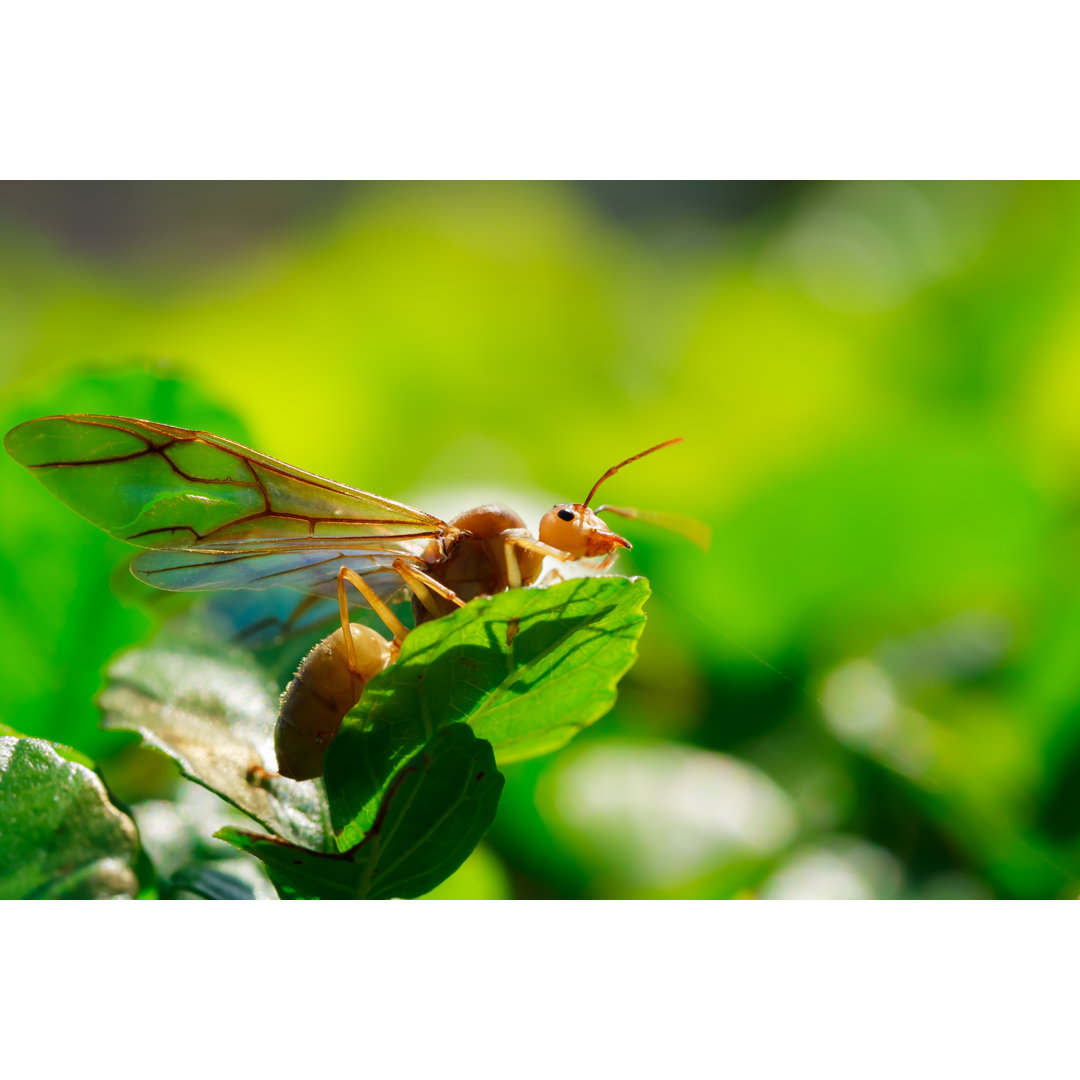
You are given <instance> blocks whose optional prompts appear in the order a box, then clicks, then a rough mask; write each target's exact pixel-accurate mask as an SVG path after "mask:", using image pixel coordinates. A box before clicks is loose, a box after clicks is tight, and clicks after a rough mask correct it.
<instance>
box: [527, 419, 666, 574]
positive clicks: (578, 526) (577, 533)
mask: <svg viewBox="0 0 1080 1080" xmlns="http://www.w3.org/2000/svg"><path fill="white" fill-rule="evenodd" d="M677 442H682V440H681V439H669V440H668V441H667V442H663V443H660V445H659V446H650V447H649V449H648V450H643V451H642V452H641V453H640V454H635V455H634V456H633V457H630V458H627V459H626V460H625V461H620V462H619V464H618V465H613V466H612V467H611V468H610V469H608V471H607V472H606V473H604V475H603V476H601V477H600V479H599V480H597V481H596V483H595V484H593V486H592V491H590V492H589V495H588V497H587V498H586V499H585V501H584V502H583V503H563V504H562V505H561V506H553V507H552V508H551V509H550V510H549V511H548V512H547V513H546V514H545V515H544V516H543V517H542V518H541V519H540V535H539V539H540V542H541V543H542V544H549V545H550V546H551V547H553V548H558V549H559V550H560V551H565V552H566V553H567V555H569V556H570V558H571V559H591V558H594V557H597V556H604V555H610V556H612V557H614V554H615V549H616V548H621V547H624V548H628V547H630V541H629V540H626V539H624V538H623V537H621V536H619V535H618V534H616V533H613V532H612V531H611V530H610V529H609V528H608V527H607V526H606V525H605V524H604V523H603V522H602V521H601V520H600V519H599V518H598V517H597V516H596V514H595V513H594V512H593V511H592V510H590V509H589V503H591V502H592V499H593V496H594V495H595V494H596V491H597V489H598V488H599V487H600V485H601V484H602V483H603V482H604V481H605V480H607V479H608V477H610V476H614V475H615V474H616V473H617V472H618V471H619V470H620V469H621V468H622V467H623V466H624V465H629V464H630V462H631V461H637V459H638V458H643V457H644V456H645V455H646V454H651V453H653V451H655V450H660V449H662V448H663V447H665V446H670V445H671V444H672V443H677Z"/></svg>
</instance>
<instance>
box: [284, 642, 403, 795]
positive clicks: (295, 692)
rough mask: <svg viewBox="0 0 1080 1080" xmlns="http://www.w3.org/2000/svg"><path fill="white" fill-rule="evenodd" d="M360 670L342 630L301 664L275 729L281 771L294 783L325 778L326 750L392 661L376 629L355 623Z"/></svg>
mask: <svg viewBox="0 0 1080 1080" xmlns="http://www.w3.org/2000/svg"><path fill="white" fill-rule="evenodd" d="M349 630H350V632H351V635H352V643H353V650H354V653H355V656H356V661H355V665H356V670H355V671H352V670H350V669H349V662H348V657H347V655H346V649H345V637H344V635H343V634H342V632H341V627H338V629H337V630H335V631H334V632H333V633H332V634H330V635H328V636H327V637H325V638H323V640H322V641H320V642H319V643H318V644H317V645H316V646H315V647H314V648H313V649H312V650H311V652H309V653H308V654H307V656H305V657H304V659H303V660H301V661H300V666H299V667H298V668H297V669H296V675H295V676H294V677H293V679H292V681H291V682H290V683H289V685H288V686H287V687H286V688H285V693H283V694H282V695H281V708H280V710H279V712H278V720H277V725H276V726H275V728H274V751H275V753H276V754H277V765H278V772H279V773H280V774H281V775H282V776H287V777H289V779H290V780H311V779H314V778H315V777H316V776H322V773H323V758H324V757H325V755H326V748H327V747H328V746H329V745H330V743H331V741H332V740H333V738H334V736H335V735H336V734H337V733H338V729H339V728H340V727H341V722H342V720H344V719H345V714H346V713H347V712H348V711H349V710H350V709H351V708H352V707H353V706H354V705H355V704H356V703H357V702H358V701H359V700H360V695H361V694H363V692H364V687H365V686H366V685H367V683H368V681H369V680H370V679H372V678H373V677H374V676H375V675H377V674H378V673H379V672H380V671H382V670H383V669H384V668H385V667H386V666H387V665H388V664H389V663H390V661H391V659H393V651H392V646H391V643H390V642H388V641H386V640H385V639H384V638H382V637H380V636H379V635H378V634H377V633H376V632H375V631H374V630H372V629H371V628H370V627H367V626H361V625H360V624H359V623H350V624H349Z"/></svg>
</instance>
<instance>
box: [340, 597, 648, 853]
mask: <svg viewBox="0 0 1080 1080" xmlns="http://www.w3.org/2000/svg"><path fill="white" fill-rule="evenodd" d="M648 595H649V588H648V583H647V582H646V581H645V580H644V579H642V578H630V579H627V578H620V577H596V578H579V579H577V580H574V581H567V582H563V583H561V584H559V585H555V586H552V587H551V588H548V589H511V590H509V591H508V592H505V593H500V594H499V595H497V596H493V597H485V598H480V599H477V600H473V601H472V602H471V603H470V604H468V605H467V606H466V607H465V608H462V609H461V610H459V611H456V612H454V613H453V614H452V615H448V616H446V617H445V618H442V619H437V620H435V621H433V622H429V623H425V624H423V625H422V626H420V627H418V628H417V629H416V630H414V631H413V632H412V633H411V634H410V635H409V636H408V638H407V639H406V640H405V644H404V646H403V648H402V650H401V656H400V657H399V659H398V661H397V662H396V663H395V664H393V665H392V666H391V667H389V668H388V669H387V670H386V671H384V672H383V673H382V674H381V675H378V676H376V677H375V678H374V679H373V680H372V681H371V682H370V683H369V684H368V686H367V688H366V689H365V691H364V696H363V697H362V698H361V700H360V702H359V704H358V705H357V707H356V708H355V709H354V710H353V711H352V712H351V713H350V714H349V716H348V717H346V720H345V723H344V725H343V726H342V729H341V731H340V732H339V733H338V736H337V738H336V739H335V740H334V742H333V743H331V744H330V748H329V750H328V752H327V755H326V766H325V768H326V772H325V777H324V779H325V781H326V790H327V795H328V798H329V802H330V812H331V815H332V818H333V823H334V830H335V832H336V833H337V834H338V846H339V848H342V849H344V848H348V847H351V846H352V845H353V844H355V843H357V842H358V841H359V840H360V839H361V838H362V837H363V835H364V834H365V832H366V831H367V830H368V829H369V828H370V827H371V824H372V822H373V821H374V819H375V813H376V810H377V808H378V805H379V800H380V798H381V797H382V795H383V793H384V792H385V791H386V789H387V785H388V784H389V783H390V782H391V781H392V777H393V775H394V772H395V770H396V769H397V767H398V766H399V764H400V763H401V762H402V761H403V760H405V758H407V757H408V756H409V755H410V754H412V753H413V752H414V751H415V750H416V748H417V747H418V746H422V745H423V744H424V742H426V741H427V739H428V738H430V736H431V735H432V734H433V733H434V732H436V731H438V730H439V728H441V727H442V726H444V725H446V724H452V723H454V722H456V721H462V720H463V721H466V722H467V723H468V724H469V725H470V726H471V727H472V729H473V731H474V732H475V733H476V734H477V736H479V737H480V738H483V739H487V740H488V742H490V743H491V744H492V746H493V748H494V751H495V755H496V757H497V759H498V761H499V763H500V764H505V763H507V762H511V761H517V760H520V759H522V758H527V757H533V756H535V755H537V754H543V753H546V752H548V751H551V750H555V749H558V748H559V747H560V746H563V745H564V744H565V743H567V742H568V741H569V740H570V739H571V738H572V737H573V736H574V735H575V734H576V733H577V732H578V731H580V730H581V729H582V728H584V727H587V726H588V725H589V724H592V723H594V722H595V721H596V720H598V719H599V718H600V717H601V716H603V715H604V713H606V712H607V711H608V710H609V709H610V708H611V706H612V705H613V704H614V703H615V697H616V692H615V686H616V683H617V682H618V681H619V679H620V678H622V676H623V675H624V674H625V673H626V671H627V669H628V668H629V667H630V666H631V664H633V662H634V658H635V656H636V649H637V640H638V638H639V637H640V635H641V631H642V629H643V627H644V623H645V615H644V614H643V612H642V606H643V605H644V603H645V600H646V599H647V598H648Z"/></svg>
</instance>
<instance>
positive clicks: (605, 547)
mask: <svg viewBox="0 0 1080 1080" xmlns="http://www.w3.org/2000/svg"><path fill="white" fill-rule="evenodd" d="M539 539H540V543H542V544H549V545H550V546H551V547H553V548H558V549H559V551H565V552H566V554H567V555H569V556H570V558H572V559H591V558H594V557H596V556H599V555H610V554H611V553H612V552H613V551H614V550H615V549H616V548H620V547H624V548H628V547H630V541H629V540H624V539H623V537H621V536H618V535H616V534H615V533H613V532H612V531H611V530H610V529H609V528H608V527H607V526H606V525H605V524H604V523H603V522H602V521H601V520H600V519H599V518H598V517H597V516H596V514H595V513H593V511H592V510H590V509H589V508H588V507H587V506H586V505H585V504H584V503H564V504H563V505H561V506H553V507H552V508H551V509H550V510H549V511H548V512H547V513H546V514H545V515H544V516H543V517H542V518H541V519H540V536H539Z"/></svg>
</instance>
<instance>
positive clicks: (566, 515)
mask: <svg viewBox="0 0 1080 1080" xmlns="http://www.w3.org/2000/svg"><path fill="white" fill-rule="evenodd" d="M559 517H560V518H561V519H562V520H563V521H573V520H574V511H573V510H560V511H559Z"/></svg>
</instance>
